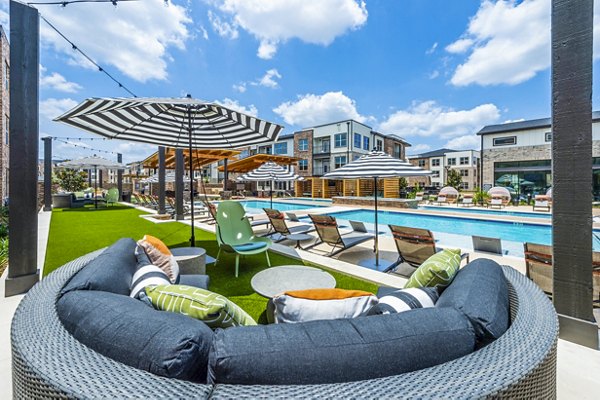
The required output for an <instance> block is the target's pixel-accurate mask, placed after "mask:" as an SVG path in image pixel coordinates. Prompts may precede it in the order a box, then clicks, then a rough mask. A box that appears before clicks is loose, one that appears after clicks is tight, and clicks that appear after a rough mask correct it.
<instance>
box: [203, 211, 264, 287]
mask: <svg viewBox="0 0 600 400" xmlns="http://www.w3.org/2000/svg"><path fill="white" fill-rule="evenodd" d="M245 214H246V211H245V210H244V207H242V205H241V204H240V203H238V202H237V201H230V200H226V201H223V202H221V203H219V207H218V209H217V232H216V233H217V243H218V244H219V253H218V254H217V259H216V261H215V265H217V263H218V262H219V256H220V255H221V250H222V251H224V252H226V253H233V254H235V277H236V278H237V277H238V271H239V264H240V255H252V254H260V253H263V252H264V253H265V256H266V258H267V265H268V266H269V267H270V266H271V261H270V260H269V253H268V251H267V250H268V249H269V247H271V244H272V243H273V242H272V241H271V239H269V238H265V237H259V236H255V235H254V231H252V226H250V221H248V218H247V217H246V215H245Z"/></svg>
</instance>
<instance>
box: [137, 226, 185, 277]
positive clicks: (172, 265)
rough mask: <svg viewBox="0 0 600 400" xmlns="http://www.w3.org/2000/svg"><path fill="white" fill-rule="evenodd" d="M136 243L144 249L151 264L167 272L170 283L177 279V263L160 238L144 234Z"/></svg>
mask: <svg viewBox="0 0 600 400" xmlns="http://www.w3.org/2000/svg"><path fill="white" fill-rule="evenodd" d="M137 243H138V245H140V246H141V247H142V248H143V249H144V251H145V252H146V254H147V255H148V258H149V259H150V261H151V262H152V264H154V265H156V266H157V267H159V268H160V269H162V270H163V271H164V272H165V274H167V276H168V277H169V280H170V281H171V283H175V282H177V281H179V265H178V264H177V261H175V257H173V254H172V253H171V250H169V248H168V247H167V245H166V244H164V243H163V241H162V240H160V239H159V238H156V237H154V236H151V235H145V236H144V237H143V238H142V239H141V240H138V242H137Z"/></svg>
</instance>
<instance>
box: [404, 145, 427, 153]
mask: <svg viewBox="0 0 600 400" xmlns="http://www.w3.org/2000/svg"><path fill="white" fill-rule="evenodd" d="M427 150H431V146H430V145H428V144H425V143H420V144H415V145H413V146H410V147H407V148H406V151H407V152H408V153H410V154H420V153H423V152H426V151H427Z"/></svg>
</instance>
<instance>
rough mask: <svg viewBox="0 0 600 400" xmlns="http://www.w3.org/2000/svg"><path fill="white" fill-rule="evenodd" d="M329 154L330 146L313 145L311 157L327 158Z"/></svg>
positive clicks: (325, 144)
mask: <svg viewBox="0 0 600 400" xmlns="http://www.w3.org/2000/svg"><path fill="white" fill-rule="evenodd" d="M330 153H331V144H330V143H329V142H327V143H315V144H314V145H313V156H317V157H318V156H321V155H322V156H329V154H330Z"/></svg>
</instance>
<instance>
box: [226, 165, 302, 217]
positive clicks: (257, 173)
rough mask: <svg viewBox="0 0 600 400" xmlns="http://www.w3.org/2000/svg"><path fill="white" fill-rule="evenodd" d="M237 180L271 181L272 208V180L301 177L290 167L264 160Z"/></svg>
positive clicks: (297, 179)
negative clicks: (264, 161)
mask: <svg viewBox="0 0 600 400" xmlns="http://www.w3.org/2000/svg"><path fill="white" fill-rule="evenodd" d="M237 180H238V181H270V182H271V208H273V181H301V180H304V178H303V177H301V176H299V175H296V174H295V173H294V170H293V168H292V167H290V169H286V168H283V167H282V166H281V165H278V164H275V163H274V162H266V163H264V164H263V165H261V166H260V167H258V168H256V169H255V170H252V171H250V172H248V173H246V174H244V175H242V176H240V177H239V178H237Z"/></svg>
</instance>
